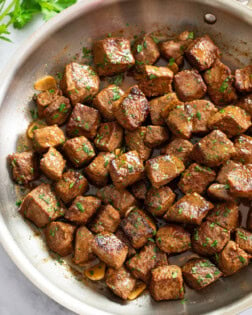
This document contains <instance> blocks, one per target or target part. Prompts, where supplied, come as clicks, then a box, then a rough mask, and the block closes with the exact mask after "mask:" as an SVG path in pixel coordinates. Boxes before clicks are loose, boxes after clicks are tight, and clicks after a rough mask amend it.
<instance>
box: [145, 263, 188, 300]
mask: <svg viewBox="0 0 252 315" xmlns="http://www.w3.org/2000/svg"><path fill="white" fill-rule="evenodd" d="M150 294H151V296H152V297H153V299H154V300H156V301H162V300H178V299H183V297H184V287H183V278H182V272H181V268H180V267H179V266H176V265H170V266H161V267H157V268H155V269H153V270H152V271H151V282H150Z"/></svg>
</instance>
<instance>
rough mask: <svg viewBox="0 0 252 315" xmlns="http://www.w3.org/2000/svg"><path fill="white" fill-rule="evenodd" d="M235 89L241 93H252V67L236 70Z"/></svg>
mask: <svg viewBox="0 0 252 315" xmlns="http://www.w3.org/2000/svg"><path fill="white" fill-rule="evenodd" d="M235 87H236V88H237V90H238V91H240V92H245V93H248V92H252V65H249V66H247V67H245V68H243V69H236V70H235Z"/></svg>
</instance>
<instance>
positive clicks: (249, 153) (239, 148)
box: [233, 135, 252, 164]
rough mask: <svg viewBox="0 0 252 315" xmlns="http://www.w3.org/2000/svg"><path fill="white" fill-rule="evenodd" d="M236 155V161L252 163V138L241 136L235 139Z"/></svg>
mask: <svg viewBox="0 0 252 315" xmlns="http://www.w3.org/2000/svg"><path fill="white" fill-rule="evenodd" d="M234 145H235V150H236V152H235V155H234V157H233V159H234V160H236V161H238V162H241V163H244V164H249V163H250V164H251V163H252V137H250V136H247V135H240V136H239V137H238V138H236V139H235V142H234Z"/></svg>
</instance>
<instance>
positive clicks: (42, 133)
mask: <svg viewBox="0 0 252 315" xmlns="http://www.w3.org/2000/svg"><path fill="white" fill-rule="evenodd" d="M33 134H34V137H33V147H34V150H35V151H37V152H39V153H43V152H45V151H46V150H47V149H49V148H50V147H57V146H59V145H60V144H62V143H64V142H65V135H64V132H63V131H62V130H61V129H60V128H59V127H58V126H57V125H53V126H48V127H43V128H40V129H35V130H34V131H33Z"/></svg>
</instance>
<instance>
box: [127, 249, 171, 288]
mask: <svg viewBox="0 0 252 315" xmlns="http://www.w3.org/2000/svg"><path fill="white" fill-rule="evenodd" d="M166 265H168V261H167V257H166V254H165V253H164V252H162V251H161V250H160V249H159V248H158V247H157V246H156V245H155V244H149V245H145V246H144V247H143V248H142V249H141V250H140V252H139V254H136V255H135V256H133V257H131V258H130V259H129V260H128V261H127V262H126V266H127V268H128V269H129V270H130V272H131V273H132V275H133V276H134V277H135V278H137V279H141V280H143V281H144V282H145V283H148V282H149V281H150V277H151V270H152V269H153V268H156V267H158V266H166Z"/></svg>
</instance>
